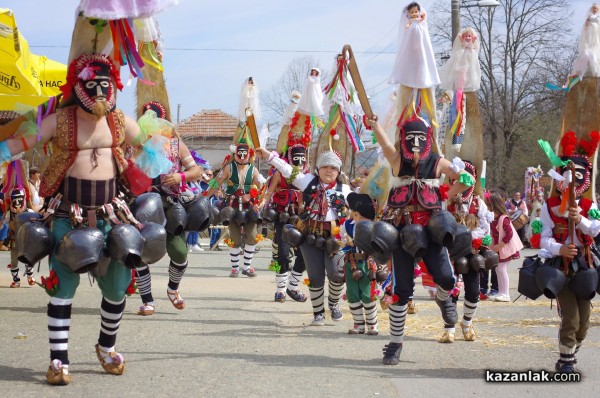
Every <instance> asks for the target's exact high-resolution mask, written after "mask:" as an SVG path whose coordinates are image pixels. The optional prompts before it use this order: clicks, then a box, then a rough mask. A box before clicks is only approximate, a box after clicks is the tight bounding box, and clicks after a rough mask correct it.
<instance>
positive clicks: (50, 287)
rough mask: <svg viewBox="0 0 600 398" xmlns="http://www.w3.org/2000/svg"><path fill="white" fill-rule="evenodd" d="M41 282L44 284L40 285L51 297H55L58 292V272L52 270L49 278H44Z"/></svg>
mask: <svg viewBox="0 0 600 398" xmlns="http://www.w3.org/2000/svg"><path fill="white" fill-rule="evenodd" d="M41 281H42V283H38V285H39V286H41V287H43V288H44V289H45V290H46V293H47V294H48V295H49V296H54V295H55V294H56V291H57V290H58V275H56V272H55V271H54V270H50V274H49V275H48V277H47V278H46V277H45V276H42V278H41Z"/></svg>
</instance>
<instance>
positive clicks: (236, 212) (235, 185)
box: [206, 126, 266, 278]
mask: <svg viewBox="0 0 600 398" xmlns="http://www.w3.org/2000/svg"><path fill="white" fill-rule="evenodd" d="M247 128H248V127H247V126H244V127H243V128H238V131H241V135H240V138H239V140H238V141H237V144H236V145H235V148H234V149H235V152H234V154H233V158H232V157H231V156H230V155H228V156H227V157H226V158H225V161H224V162H223V167H222V168H221V172H220V173H219V175H218V176H217V179H216V183H214V184H213V186H212V187H211V188H210V190H209V191H208V192H207V193H206V196H208V197H210V196H211V195H213V194H214V193H215V192H216V190H217V189H218V187H220V186H221V185H223V183H225V184H226V188H225V198H224V199H223V202H222V205H221V206H222V210H221V214H220V217H221V222H223V223H224V224H227V226H228V228H229V236H230V237H231V240H232V241H233V247H231V248H230V249H229V255H230V259H231V274H230V275H229V276H231V277H232V278H237V277H238V275H239V267H240V255H241V254H242V253H243V259H244V264H243V266H242V275H246V276H248V277H255V276H256V271H255V270H254V268H253V267H252V266H251V265H252V257H253V256H254V250H255V246H256V225H257V224H256V223H257V221H258V216H257V213H258V204H259V200H258V187H260V186H261V185H262V184H263V183H265V182H266V180H265V178H264V177H263V176H262V175H261V174H260V173H259V172H258V169H257V168H256V167H255V166H254V164H253V162H254V150H253V149H252V148H251V146H250V144H249V141H250V140H249V139H248V138H245V137H244V135H245V134H246V129H247ZM213 181H215V180H213Z"/></svg>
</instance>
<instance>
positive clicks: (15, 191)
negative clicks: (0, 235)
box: [3, 160, 35, 288]
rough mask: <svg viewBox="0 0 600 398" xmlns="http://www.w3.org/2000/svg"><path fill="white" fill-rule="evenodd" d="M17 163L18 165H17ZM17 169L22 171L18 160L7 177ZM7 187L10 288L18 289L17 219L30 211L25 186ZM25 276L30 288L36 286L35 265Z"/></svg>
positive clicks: (19, 279) (19, 282)
mask: <svg viewBox="0 0 600 398" xmlns="http://www.w3.org/2000/svg"><path fill="white" fill-rule="evenodd" d="M15 163H17V164H15ZM15 168H19V169H21V170H22V166H21V165H20V161H18V160H16V161H13V162H11V163H10V164H9V166H8V171H7V175H10V174H11V169H12V173H16V172H17V171H16V170H14V169H15ZM5 187H6V193H5V194H4V195H5V197H6V199H5V201H4V202H5V203H7V206H6V211H5V213H4V214H5V218H4V221H3V223H8V226H9V229H8V236H7V241H8V245H7V247H8V248H10V264H9V268H10V273H11V276H12V278H13V281H12V283H11V284H10V287H11V288H17V287H21V278H20V277H19V258H18V252H17V247H16V244H15V241H16V237H17V236H16V235H17V234H16V230H15V217H16V216H17V215H18V214H22V213H24V212H27V211H29V210H28V208H27V206H26V203H27V199H26V198H27V191H26V189H25V187H24V186H22V187H21V188H19V187H17V186H14V185H13V184H9V183H8V182H7V184H6V186H5ZM3 191H4V189H3ZM25 275H27V284H28V285H29V286H33V285H34V284H35V278H34V277H33V264H27V265H26V267H25Z"/></svg>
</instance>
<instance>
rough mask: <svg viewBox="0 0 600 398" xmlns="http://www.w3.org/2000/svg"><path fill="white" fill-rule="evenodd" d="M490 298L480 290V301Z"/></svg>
mask: <svg viewBox="0 0 600 398" xmlns="http://www.w3.org/2000/svg"><path fill="white" fill-rule="evenodd" d="M487 299H488V295H487V294H485V293H482V292H480V293H479V301H485V300H487Z"/></svg>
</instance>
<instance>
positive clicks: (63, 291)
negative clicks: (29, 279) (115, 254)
mask: <svg viewBox="0 0 600 398" xmlns="http://www.w3.org/2000/svg"><path fill="white" fill-rule="evenodd" d="M96 227H97V228H98V229H99V230H100V231H102V233H103V234H104V238H105V239H106V235H108V232H109V231H110V229H111V226H110V223H108V222H106V221H105V220H98V223H97V225H96ZM73 229H74V228H73V226H72V225H71V221H70V220H69V219H68V218H55V219H54V220H53V221H52V228H51V230H52V235H53V236H54V242H55V246H54V251H53V252H52V254H51V255H50V269H52V270H54V272H56V275H57V276H58V289H57V291H56V294H54V297H58V298H62V299H71V298H73V296H75V291H76V290H77V286H79V279H80V274H78V273H75V272H73V271H71V269H70V268H69V267H68V266H67V265H66V264H64V263H62V262H60V261H58V259H57V258H56V255H55V250H56V247H57V246H58V244H59V242H60V241H61V239H62V238H63V236H65V235H66V234H67V233H68V232H69V231H72V230H73ZM96 280H97V281H98V286H99V287H100V290H101V291H102V296H104V297H106V298H107V299H109V300H111V301H115V302H120V301H121V300H123V297H125V291H126V289H127V286H129V283H131V270H130V269H128V268H127V267H125V265H123V264H122V263H119V262H117V261H115V260H111V261H110V264H109V266H108V271H107V272H106V275H104V276H102V277H100V278H97V279H96Z"/></svg>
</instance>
